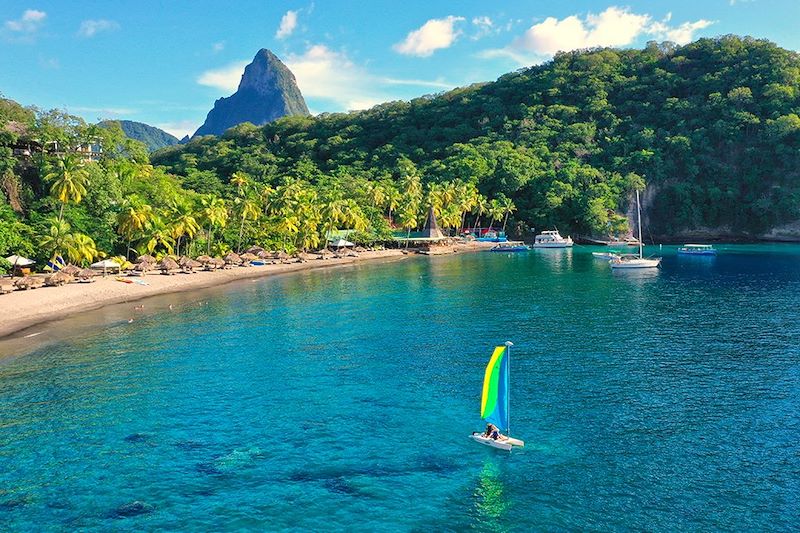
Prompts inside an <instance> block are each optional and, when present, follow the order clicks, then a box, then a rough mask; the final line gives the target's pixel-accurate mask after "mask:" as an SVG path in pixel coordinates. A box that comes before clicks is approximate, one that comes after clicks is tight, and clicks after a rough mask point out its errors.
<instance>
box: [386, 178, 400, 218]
mask: <svg viewBox="0 0 800 533" xmlns="http://www.w3.org/2000/svg"><path fill="white" fill-rule="evenodd" d="M384 192H385V194H386V200H385V206H386V208H387V209H388V211H389V224H393V221H392V213H393V212H394V210H395V209H397V206H399V205H400V200H401V199H402V195H401V194H400V191H398V190H397V187H395V186H394V185H393V184H391V183H389V184H387V185H385V186H384Z"/></svg>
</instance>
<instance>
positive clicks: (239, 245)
mask: <svg viewBox="0 0 800 533" xmlns="http://www.w3.org/2000/svg"><path fill="white" fill-rule="evenodd" d="M243 233H244V214H242V223H241V224H240V225H239V243H238V244H237V245H236V253H237V254H240V253H242V234H243Z"/></svg>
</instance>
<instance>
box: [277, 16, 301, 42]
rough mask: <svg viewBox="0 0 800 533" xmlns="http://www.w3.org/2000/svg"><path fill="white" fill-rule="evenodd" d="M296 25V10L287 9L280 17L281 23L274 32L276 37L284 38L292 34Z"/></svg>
mask: <svg viewBox="0 0 800 533" xmlns="http://www.w3.org/2000/svg"><path fill="white" fill-rule="evenodd" d="M296 27H297V11H292V10H289V11H287V12H286V14H285V15H284V16H283V18H281V24H280V26H279V27H278V31H277V32H275V38H276V39H285V38H287V37H288V36H290V35H291V34H292V32H293V31H294V29H295V28H296Z"/></svg>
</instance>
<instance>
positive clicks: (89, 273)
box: [78, 268, 97, 283]
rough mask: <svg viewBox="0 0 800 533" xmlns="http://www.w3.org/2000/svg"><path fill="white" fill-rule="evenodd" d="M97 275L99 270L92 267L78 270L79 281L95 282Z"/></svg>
mask: <svg viewBox="0 0 800 533" xmlns="http://www.w3.org/2000/svg"><path fill="white" fill-rule="evenodd" d="M95 276H97V272H95V271H94V270H92V269H91V268H84V269H83V270H81V271H80V272H78V283H93V282H94V281H95V279H94V278H95Z"/></svg>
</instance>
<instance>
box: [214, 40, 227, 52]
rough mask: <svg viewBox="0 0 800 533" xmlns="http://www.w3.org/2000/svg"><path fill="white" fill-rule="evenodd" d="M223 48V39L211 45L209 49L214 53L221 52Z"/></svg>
mask: <svg viewBox="0 0 800 533" xmlns="http://www.w3.org/2000/svg"><path fill="white" fill-rule="evenodd" d="M223 50H225V41H220V42H218V43H214V44H212V45H211V51H212V52H214V53H215V54H216V53H217V52H222V51H223Z"/></svg>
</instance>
